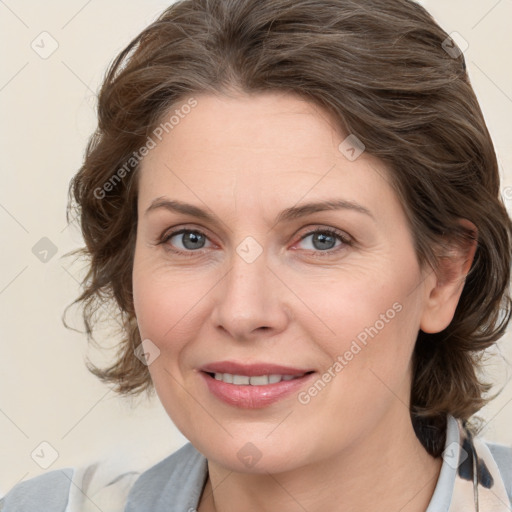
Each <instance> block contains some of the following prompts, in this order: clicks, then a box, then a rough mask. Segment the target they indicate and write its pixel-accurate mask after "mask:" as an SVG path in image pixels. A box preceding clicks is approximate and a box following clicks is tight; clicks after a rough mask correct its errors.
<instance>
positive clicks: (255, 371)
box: [199, 361, 317, 409]
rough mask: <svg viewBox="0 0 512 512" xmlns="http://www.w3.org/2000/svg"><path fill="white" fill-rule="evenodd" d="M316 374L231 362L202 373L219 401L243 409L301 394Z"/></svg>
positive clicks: (214, 364)
mask: <svg viewBox="0 0 512 512" xmlns="http://www.w3.org/2000/svg"><path fill="white" fill-rule="evenodd" d="M316 373H317V372H316V371H314V370H306V369H299V368H291V367H285V366H279V365H274V364H265V363H261V364H251V365H244V364H240V363H234V362H228V361H224V362H219V363H213V364H210V365H207V366H204V367H202V368H201V369H200V371H199V374H200V375H201V377H202V379H203V381H204V382H205V383H206V385H207V389H208V391H209V392H210V393H211V394H212V395H213V396H214V397H215V398H217V399H220V400H221V401H222V402H224V403H227V404H229V405H231V406H234V407H239V408H243V409H259V408H263V407H267V406H269V405H271V404H274V403H276V402H278V401H279V400H281V399H284V398H285V397H287V396H289V395H291V394H292V393H293V392H294V391H296V392H298V391H299V389H300V388H301V387H303V386H305V385H306V384H307V383H308V382H309V381H310V380H311V379H312V378H313V376H314V374H316Z"/></svg>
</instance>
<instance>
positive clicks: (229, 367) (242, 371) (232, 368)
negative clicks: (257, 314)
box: [200, 361, 313, 377]
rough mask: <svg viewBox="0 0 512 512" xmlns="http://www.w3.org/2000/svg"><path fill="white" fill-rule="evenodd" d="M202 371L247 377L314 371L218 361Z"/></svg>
mask: <svg viewBox="0 0 512 512" xmlns="http://www.w3.org/2000/svg"><path fill="white" fill-rule="evenodd" d="M200 370H201V371H203V372H207V373H230V374H232V375H247V376H248V377H255V376H258V375H303V374H304V373H308V372H311V371H313V370H311V369H307V368H306V369H303V368H293V367H291V366H282V365H278V364H273V363H264V362H261V363H251V364H243V363H237V362H236V361H217V362H214V363H209V364H206V365H204V366H202V367H201V368H200Z"/></svg>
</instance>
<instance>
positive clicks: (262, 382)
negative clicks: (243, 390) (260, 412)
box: [215, 373, 303, 386]
mask: <svg viewBox="0 0 512 512" xmlns="http://www.w3.org/2000/svg"><path fill="white" fill-rule="evenodd" d="M302 376H303V375H276V374H273V375H255V376H254V377H249V376H247V375H233V374H231V373H216V374H215V380H221V381H222V382H226V383H227V384H236V385H238V386H249V385H250V386H266V385H267V384H277V383H278V382H281V381H282V380H285V381H287V380H293V379H297V378H299V377H302Z"/></svg>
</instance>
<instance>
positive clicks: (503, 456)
mask: <svg viewBox="0 0 512 512" xmlns="http://www.w3.org/2000/svg"><path fill="white" fill-rule="evenodd" d="M485 445H486V446H487V448H488V449H489V451H490V452H491V455H492V457H493V459H494V461H495V462H496V465H497V466H498V470H499V472H500V475H501V478H502V479H503V483H504V484H505V489H506V491H507V494H508V497H509V500H510V501H511V502H512V446H507V445H504V444H500V443H494V442H491V441H485Z"/></svg>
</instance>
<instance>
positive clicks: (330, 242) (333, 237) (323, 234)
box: [300, 228, 351, 253]
mask: <svg viewBox="0 0 512 512" xmlns="http://www.w3.org/2000/svg"><path fill="white" fill-rule="evenodd" d="M306 241H307V242H306ZM300 242H303V245H305V246H306V247H302V248H303V249H306V250H310V251H315V252H329V253H332V252H336V251H338V250H340V249H342V248H343V247H345V246H347V245H350V244H351V240H350V238H349V237H348V235H347V234H346V233H343V232H342V231H338V230H337V229H333V228H318V229H315V230H314V231H309V232H308V233H306V234H305V235H303V236H302V237H301V239H300ZM337 242H338V243H337Z"/></svg>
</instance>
